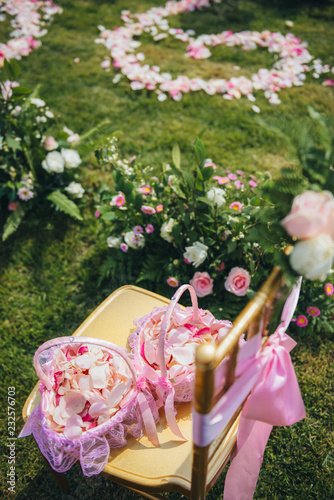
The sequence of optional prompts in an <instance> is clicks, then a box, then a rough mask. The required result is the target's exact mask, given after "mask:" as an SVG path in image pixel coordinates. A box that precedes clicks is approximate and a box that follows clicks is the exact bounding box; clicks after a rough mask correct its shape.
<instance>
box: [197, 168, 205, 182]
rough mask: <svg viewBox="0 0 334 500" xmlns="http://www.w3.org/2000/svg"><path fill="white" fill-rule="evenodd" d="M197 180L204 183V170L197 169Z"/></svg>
mask: <svg viewBox="0 0 334 500" xmlns="http://www.w3.org/2000/svg"><path fill="white" fill-rule="evenodd" d="M197 179H198V180H199V181H203V180H204V178H203V174H202V170H200V169H199V168H197Z"/></svg>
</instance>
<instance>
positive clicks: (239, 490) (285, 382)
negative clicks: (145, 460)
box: [224, 329, 305, 500]
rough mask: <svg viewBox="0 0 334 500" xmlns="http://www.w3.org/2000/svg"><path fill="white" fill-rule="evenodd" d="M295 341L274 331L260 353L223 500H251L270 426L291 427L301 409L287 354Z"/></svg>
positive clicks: (300, 398)
mask: <svg viewBox="0 0 334 500" xmlns="http://www.w3.org/2000/svg"><path fill="white" fill-rule="evenodd" d="M294 345H295V342H294V341H293V340H292V339H291V338H290V337H289V336H288V335H286V334H285V333H284V331H282V330H281V331H280V329H278V330H277V332H276V333H275V334H274V335H273V336H272V337H271V339H270V340H269V341H268V343H267V345H266V346H265V348H264V349H263V351H262V353H261V358H260V360H261V364H262V366H263V368H262V370H261V372H260V377H259V378H258V380H257V382H256V383H255V385H254V387H253V390H252V393H251V395H250V396H249V398H248V400H247V401H246V404H245V406H244V408H243V410H242V413H241V418H240V423H239V430H238V438H237V450H236V455H235V458H234V459H233V461H232V463H231V465H230V467H229V470H228V473H227V476H226V480H225V489H224V500H251V499H252V498H253V495H254V491H255V488H256V483H257V480H258V476H259V472H260V468H261V464H262V460H263V454H264V450H265V447H266V444H267V441H268V439H269V436H270V433H271V430H272V427H273V425H292V424H294V423H296V422H298V421H299V420H301V419H303V418H304V417H305V408H304V404H303V400H302V397H301V394H300V390H299V386H298V381H297V377H296V374H295V371H294V368H293V365H292V361H291V358H290V354H289V351H290V350H291V349H292V348H293V346H294Z"/></svg>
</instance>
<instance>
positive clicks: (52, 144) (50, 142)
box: [43, 135, 58, 151]
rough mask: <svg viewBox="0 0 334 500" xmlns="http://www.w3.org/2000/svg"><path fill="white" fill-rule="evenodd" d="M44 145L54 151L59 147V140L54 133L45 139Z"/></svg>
mask: <svg viewBox="0 0 334 500" xmlns="http://www.w3.org/2000/svg"><path fill="white" fill-rule="evenodd" d="M43 146H44V147H45V149H46V150H47V151H53V150H54V149H56V148H57V147H58V142H57V141H56V139H55V138H54V137H52V135H50V136H49V137H47V138H46V139H45V141H44V144H43Z"/></svg>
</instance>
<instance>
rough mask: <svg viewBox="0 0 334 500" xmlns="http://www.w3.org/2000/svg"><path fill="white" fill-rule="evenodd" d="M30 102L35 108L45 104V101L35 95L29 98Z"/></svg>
mask: <svg viewBox="0 0 334 500" xmlns="http://www.w3.org/2000/svg"><path fill="white" fill-rule="evenodd" d="M30 102H31V104H35V106H36V107H37V108H43V106H45V102H44V101H43V100H42V99H38V98H36V97H32V98H31V99H30Z"/></svg>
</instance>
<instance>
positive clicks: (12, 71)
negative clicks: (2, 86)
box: [4, 59, 21, 81]
mask: <svg viewBox="0 0 334 500" xmlns="http://www.w3.org/2000/svg"><path fill="white" fill-rule="evenodd" d="M4 70H5V72H6V73H7V75H8V78H9V80H11V81H14V80H16V78H17V77H18V76H19V74H20V72H21V71H20V66H19V64H18V62H17V61H16V59H11V60H10V61H8V60H7V59H5V61H4Z"/></svg>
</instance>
